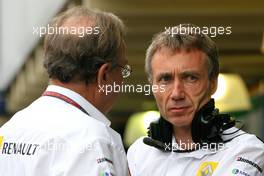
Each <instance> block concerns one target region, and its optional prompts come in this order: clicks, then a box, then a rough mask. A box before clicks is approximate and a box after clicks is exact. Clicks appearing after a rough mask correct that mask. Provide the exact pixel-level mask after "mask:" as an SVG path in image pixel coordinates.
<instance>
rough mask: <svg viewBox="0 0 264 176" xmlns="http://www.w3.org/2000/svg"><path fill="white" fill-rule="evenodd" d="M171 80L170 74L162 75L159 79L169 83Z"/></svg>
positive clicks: (161, 81)
mask: <svg viewBox="0 0 264 176" xmlns="http://www.w3.org/2000/svg"><path fill="white" fill-rule="evenodd" d="M171 80H172V78H171V76H170V75H164V76H161V77H160V78H159V79H158V81H159V82H160V83H167V82H169V81H171Z"/></svg>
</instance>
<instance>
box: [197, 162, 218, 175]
mask: <svg viewBox="0 0 264 176" xmlns="http://www.w3.org/2000/svg"><path fill="white" fill-rule="evenodd" d="M217 165H218V162H203V163H202V164H201V166H200V168H199V170H198V172H197V173H196V176H211V175H213V173H214V171H215V169H216V167H217Z"/></svg>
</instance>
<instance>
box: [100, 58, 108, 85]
mask: <svg viewBox="0 0 264 176" xmlns="http://www.w3.org/2000/svg"><path fill="white" fill-rule="evenodd" d="M109 70H110V65H109V64H108V63H105V64H103V65H102V66H101V67H100V68H99V70H98V72H97V85H104V84H106V82H107V81H108V73H109Z"/></svg>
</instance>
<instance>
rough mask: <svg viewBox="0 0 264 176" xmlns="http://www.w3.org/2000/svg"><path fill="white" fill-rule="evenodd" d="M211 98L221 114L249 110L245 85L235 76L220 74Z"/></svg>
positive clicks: (249, 103)
mask: <svg viewBox="0 0 264 176" xmlns="http://www.w3.org/2000/svg"><path fill="white" fill-rule="evenodd" d="M212 97H213V98H214V99H215V103H216V107H217V108H219V109H220V111H221V112H237V111H247V110H250V108H251V101H250V96H249V93H248V90H247V88H246V85H245V83H244V81H243V80H242V78H241V77H240V76H239V75H237V74H220V75H219V77H218V87H217V90H216V92H215V94H214V95H213V96H212Z"/></svg>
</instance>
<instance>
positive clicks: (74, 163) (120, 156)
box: [0, 85, 128, 176]
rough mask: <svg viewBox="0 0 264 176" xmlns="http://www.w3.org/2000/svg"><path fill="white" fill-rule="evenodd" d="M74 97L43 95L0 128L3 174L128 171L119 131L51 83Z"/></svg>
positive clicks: (107, 175) (73, 175)
mask: <svg viewBox="0 0 264 176" xmlns="http://www.w3.org/2000/svg"><path fill="white" fill-rule="evenodd" d="M47 91H52V92H57V93H60V94H62V95H64V96H67V97H68V98H70V99H72V100H73V101H75V102H76V103H77V104H79V105H80V106H81V107H82V108H83V109H84V110H85V111H87V112H88V113H89V116H88V115H87V114H85V113H84V112H82V111H81V110H80V109H78V108H77V107H75V106H73V105H72V104H69V103H67V102H65V101H63V100H61V99H59V98H56V97H50V96H42V97H40V98H39V99H37V100H36V101H34V102H33V103H32V104H31V105H30V106H28V107H27V108H25V109H23V110H22V111H19V112H17V113H16V114H15V115H14V116H13V117H12V118H11V119H10V120H9V121H8V122H7V123H6V124H4V125H3V126H2V127H1V128H0V175H1V176H89V175H92V176H93V175H94V176H99V175H100V176H112V175H115V176H126V175H128V166H127V161H126V154H125V151H124V148H123V144H122V140H121V137H120V135H119V134H118V133H117V132H115V131H114V130H113V129H111V128H110V121H109V120H108V119H107V118H106V117H105V116H104V115H103V114H102V113H101V112H99V111H98V110H97V109H96V108H95V107H94V106H93V105H92V104H90V103H89V102H88V101H86V100H85V99H84V98H83V97H82V96H80V95H79V94H77V93H76V92H73V91H71V90H69V89H66V88H62V87H59V86H54V85H50V86H48V88H47Z"/></svg>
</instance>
